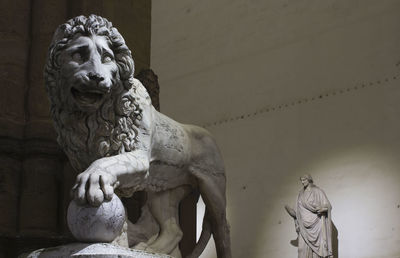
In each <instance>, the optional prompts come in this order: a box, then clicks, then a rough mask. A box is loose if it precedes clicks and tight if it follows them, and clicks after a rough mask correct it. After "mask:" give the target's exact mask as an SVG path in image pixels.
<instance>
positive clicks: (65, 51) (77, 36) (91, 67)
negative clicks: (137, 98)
mask: <svg viewBox="0 0 400 258" xmlns="http://www.w3.org/2000/svg"><path fill="white" fill-rule="evenodd" d="M133 73H134V62H133V59H132V56H131V52H130V50H129V49H128V47H127V46H126V44H125V41H124V39H123V38H122V36H121V34H120V33H119V32H118V30H117V29H116V28H114V27H113V25H112V23H111V22H109V21H108V20H107V19H105V18H102V17H100V16H97V15H90V16H88V17H85V16H78V17H75V18H73V19H71V20H69V21H67V22H66V23H64V24H62V25H60V26H59V27H58V28H57V30H56V32H55V33H54V36H53V40H52V42H51V45H50V48H49V51H48V57H47V63H46V67H45V73H44V77H45V82H46V88H47V91H48V94H49V97H50V101H51V102H52V105H61V106H63V108H64V109H69V110H72V111H83V112H94V111H95V110H97V109H98V108H99V107H100V106H101V105H102V104H103V102H104V101H105V100H107V99H109V98H110V96H109V95H110V94H113V91H114V93H115V91H122V88H123V87H125V88H127V89H128V88H129V87H130V85H131V83H129V80H131V79H132V78H133ZM120 88H121V89H120Z"/></svg>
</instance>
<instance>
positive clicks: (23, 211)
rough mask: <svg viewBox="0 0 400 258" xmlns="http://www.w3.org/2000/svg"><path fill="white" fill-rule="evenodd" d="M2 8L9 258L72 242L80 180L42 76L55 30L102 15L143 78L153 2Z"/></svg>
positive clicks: (0, 246) (3, 194)
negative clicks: (74, 195)
mask: <svg viewBox="0 0 400 258" xmlns="http://www.w3.org/2000/svg"><path fill="white" fill-rule="evenodd" d="M0 7H1V8H0V10H1V11H0V14H1V15H0V33H1V39H0V47H1V51H0V67H1V69H0V71H1V72H0V80H1V86H2V87H0V160H1V164H2V166H1V168H0V257H1V258H3V257H4V258H5V257H7V258H9V257H14V256H16V255H17V254H18V253H20V252H22V251H27V250H32V249H35V248H39V247H46V246H51V245H55V244H59V243H63V242H67V241H70V237H69V233H68V230H67V227H66V222H65V209H66V205H67V204H68V202H69V189H70V187H71V185H72V183H73V181H74V177H75V174H76V173H75V172H74V171H73V170H72V168H71V166H70V165H69V164H68V162H67V160H66V157H65V155H64V154H63V153H62V151H61V150H60V149H59V147H58V146H57V143H56V142H55V132H54V130H53V125H52V122H51V119H50V117H49V103H48V99H47V95H46V92H45V87H44V82H43V76H42V75H43V67H44V62H45V57H46V54H47V48H48V46H49V44H50V41H51V37H52V35H53V32H54V30H55V29H56V27H57V26H58V25H59V24H61V23H63V22H65V21H66V20H67V19H69V18H72V17H74V16H76V15H80V14H85V15H88V14H91V13H94V14H98V15H102V16H104V17H106V18H108V19H109V20H111V21H112V22H113V24H114V25H115V26H116V27H117V28H118V30H119V31H120V32H121V34H122V35H123V36H124V38H125V40H126V42H127V45H128V46H129V47H130V49H131V50H132V53H133V56H134V59H135V65H136V71H140V70H141V69H145V68H149V65H150V23H151V21H150V16H151V2H150V1H147V0H122V1H106V0H103V1H95V0H83V1H81V0H72V1H67V0H62V1H51V0H38V1H27V0H5V1H1V4H0ZM129 202H133V205H135V202H136V201H135V200H130V201H129ZM130 207H133V206H132V205H131V206H130ZM132 214H134V215H135V214H136V215H135V216H138V212H137V209H136V213H135V212H132Z"/></svg>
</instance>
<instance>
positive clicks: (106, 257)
mask: <svg viewBox="0 0 400 258" xmlns="http://www.w3.org/2000/svg"><path fill="white" fill-rule="evenodd" d="M78 257H79V258H173V257H172V256H170V255H166V254H157V253H151V252H146V251H141V250H135V249H129V248H125V247H121V246H116V245H112V244H108V243H94V244H93V243H92V244H89V243H86V244H85V243H73V244H68V245H61V246H56V247H49V248H43V249H39V250H36V251H33V252H32V253H30V254H23V255H20V256H19V258H78Z"/></svg>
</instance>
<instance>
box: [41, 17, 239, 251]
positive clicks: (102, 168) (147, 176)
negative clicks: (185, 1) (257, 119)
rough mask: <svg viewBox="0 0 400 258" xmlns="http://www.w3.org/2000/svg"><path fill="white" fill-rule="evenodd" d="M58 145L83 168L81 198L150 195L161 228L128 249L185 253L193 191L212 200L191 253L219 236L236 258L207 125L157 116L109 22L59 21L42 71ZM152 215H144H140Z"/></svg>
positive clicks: (221, 174) (220, 247)
mask: <svg viewBox="0 0 400 258" xmlns="http://www.w3.org/2000/svg"><path fill="white" fill-rule="evenodd" d="M44 75H45V76H44V77H45V81H46V88H47V92H48V94H49V98H50V102H51V114H52V116H53V119H54V122H55V123H54V124H55V129H56V131H57V134H58V143H59V144H60V145H61V147H62V148H63V150H64V151H65V153H66V154H67V156H68V158H69V160H70V161H71V164H72V166H74V168H75V169H76V170H77V171H80V172H81V173H80V174H79V175H78V176H77V179H76V184H75V186H74V187H73V189H72V194H73V197H74V199H76V200H77V201H79V202H80V203H88V204H90V205H93V206H99V205H100V204H101V203H103V202H104V201H107V200H110V199H111V197H112V195H113V194H114V191H115V192H116V193H117V194H119V195H120V196H131V195H132V194H133V193H134V192H135V191H140V190H146V191H147V192H148V193H149V195H148V196H149V199H148V203H147V207H148V208H149V211H150V214H151V215H152V216H153V217H154V220H153V221H154V222H155V223H157V224H158V227H151V225H150V226H149V225H146V223H143V224H137V225H133V227H135V226H136V227H141V228H145V229H148V228H158V229H159V230H158V231H153V232H148V235H146V236H145V239H144V240H143V238H140V242H138V241H137V239H135V234H129V231H131V232H138V231H136V230H133V229H132V227H131V229H130V228H129V225H130V224H129V225H128V238H129V237H130V238H131V239H128V240H129V245H130V246H138V247H140V248H143V249H145V250H154V251H157V252H159V253H166V254H173V255H174V256H176V257H180V250H179V242H180V240H181V238H182V231H181V229H180V227H179V212H178V207H179V203H180V202H181V200H182V199H183V198H184V197H185V196H187V195H188V194H189V193H190V192H191V191H196V192H199V193H200V195H201V196H202V197H203V200H204V201H205V204H206V211H207V212H206V215H205V216H204V223H203V224H204V226H203V231H202V234H201V237H200V240H199V242H198V244H197V245H196V247H195V249H194V250H193V253H192V254H191V257H198V256H199V255H200V254H201V252H202V251H203V250H204V248H205V246H206V244H207V242H208V241H209V239H210V237H211V235H213V236H214V240H215V243H216V248H217V254H218V257H225V258H229V257H231V248H230V234H229V226H228V222H227V219H226V197H225V189H226V177H225V168H224V164H223V159H222V155H221V153H220V151H219V149H218V147H217V145H216V142H215V140H214V139H213V137H212V136H211V134H210V133H209V132H207V131H206V130H205V129H203V128H200V127H197V126H193V125H185V124H180V123H178V122H176V121H174V120H172V119H171V118H169V117H167V116H165V115H163V114H161V113H159V112H158V111H157V110H156V109H155V108H154V107H153V106H152V104H151V99H150V96H149V94H148V93H147V91H146V89H145V88H144V86H143V85H142V83H141V82H140V81H138V80H137V79H135V78H134V77H133V75H134V62H133V58H132V55H131V51H130V50H129V48H128V47H127V45H126V44H125V41H124V39H123V37H122V35H121V34H120V33H119V32H118V30H117V29H116V28H115V27H113V26H112V24H111V22H109V21H108V20H106V19H104V18H102V17H100V16H97V15H90V16H89V17H85V16H78V17H75V18H73V19H71V20H69V21H67V22H66V23H64V24H62V25H60V26H59V27H58V29H57V30H56V32H55V34H54V37H53V40H52V43H51V45H50V48H49V55H48V58H47V63H46V67H45V73H44ZM139 221H146V220H139Z"/></svg>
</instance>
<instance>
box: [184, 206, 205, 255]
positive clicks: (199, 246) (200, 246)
mask: <svg viewBox="0 0 400 258" xmlns="http://www.w3.org/2000/svg"><path fill="white" fill-rule="evenodd" d="M210 237H211V222H210V216H209V214H208V211H207V208H206V211H205V213H204V218H203V229H202V230H201V235H200V238H199V241H197V243H196V246H195V247H194V249H193V251H192V253H191V254H190V255H189V256H187V258H198V257H199V256H200V254H201V253H202V252H203V251H204V249H205V248H206V246H207V244H208V241H209V240H210Z"/></svg>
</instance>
